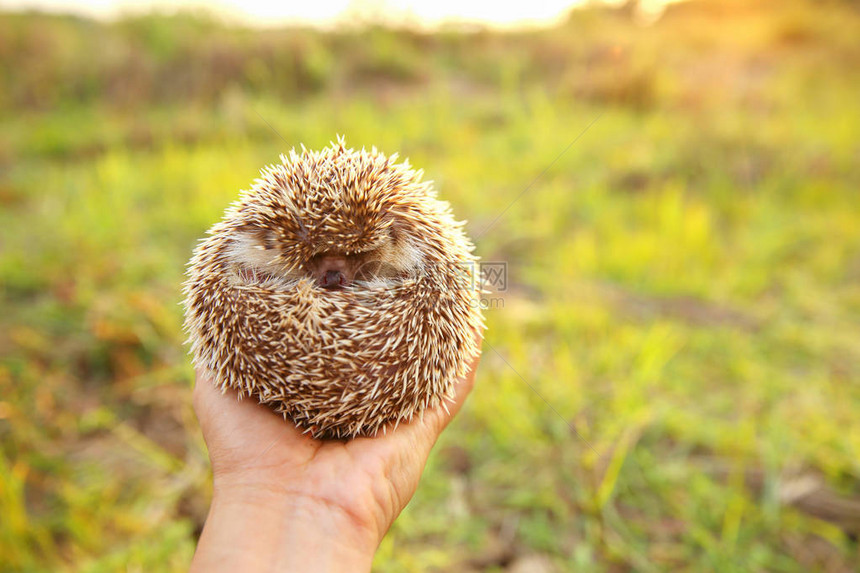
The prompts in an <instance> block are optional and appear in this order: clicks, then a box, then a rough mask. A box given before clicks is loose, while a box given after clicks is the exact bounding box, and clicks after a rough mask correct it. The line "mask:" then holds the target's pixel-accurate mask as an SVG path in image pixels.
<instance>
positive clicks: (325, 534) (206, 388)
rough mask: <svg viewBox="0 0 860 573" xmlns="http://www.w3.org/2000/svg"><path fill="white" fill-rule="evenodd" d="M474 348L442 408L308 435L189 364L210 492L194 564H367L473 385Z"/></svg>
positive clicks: (266, 567) (204, 567)
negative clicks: (357, 434) (350, 432)
mask: <svg viewBox="0 0 860 573" xmlns="http://www.w3.org/2000/svg"><path fill="white" fill-rule="evenodd" d="M478 360H479V358H477V357H476V358H475V360H474V361H473V362H472V364H471V365H470V370H469V373H468V375H467V376H465V377H464V378H462V379H460V380H458V381H457V384H456V387H455V396H454V399H453V401H451V402H446V408H447V411H446V408H443V407H437V408H435V409H433V410H429V411H425V412H424V415H423V418H420V419H416V420H413V421H412V422H411V423H409V424H401V425H400V426H399V427H398V428H397V429H396V430H393V431H392V430H390V429H389V431H388V432H387V433H386V434H380V435H379V436H377V437H375V438H355V439H353V440H349V441H335V440H329V441H321V440H315V439H313V438H311V437H310V436H309V435H307V434H302V432H301V431H300V430H299V429H298V428H296V427H295V426H294V425H293V424H292V423H290V422H288V421H285V420H284V419H283V417H282V416H280V415H278V414H275V413H274V412H272V411H271V410H269V409H268V408H267V407H265V406H262V405H260V404H258V403H256V402H255V401H254V400H253V399H245V400H241V401H240V400H237V399H236V396H235V394H234V393H232V392H227V393H226V394H222V393H221V392H220V391H219V390H218V389H217V388H216V387H215V385H214V384H213V383H212V381H211V379H209V378H208V377H207V375H206V374H205V373H203V372H199V371H198V373H197V382H196V385H195V387H194V410H195V412H196V413H197V417H198V419H199V420H200V427H201V430H202V431H203V438H204V439H205V441H206V445H207V446H208V448H209V458H210V460H211V462H212V474H213V480H214V482H213V483H214V495H213V500H212V506H211V507H210V510H209V516H208V517H207V520H206V525H205V527H204V530H203V533H202V535H201V537H200V542H199V544H198V547H197V552H196V553H195V555H194V561H193V563H192V571H207V572H210V571H215V572H217V571H290V570H296V571H325V570H337V571H345V570H348V571H369V570H370V565H371V562H372V560H373V554H374V553H375V551H376V548H377V547H378V545H379V542H380V541H381V540H382V537H383V536H384V535H385V533H386V532H387V531H388V528H389V527H390V526H391V524H392V523H393V522H394V520H395V518H396V517H397V516H398V515H399V514H400V512H401V511H402V510H403V508H404V507H406V504H407V503H408V502H409V500H410V499H411V498H412V495H413V494H414V493H415V490H416V488H417V487H418V481H419V479H420V477H421V472H422V471H423V469H424V465H425V463H426V462H427V457H428V455H429V453H430V450H431V448H432V447H433V445H434V444H435V443H436V439H437V438H438V437H439V434H440V433H441V432H442V430H443V429H445V427H446V426H447V425H448V423H449V422H450V421H451V419H452V418H453V417H454V415H456V414H457V412H458V411H459V410H460V407H461V406H462V405H463V402H464V401H465V399H466V396H467V395H468V394H469V392H470V391H471V389H472V386H473V384H474V379H475V370H476V368H477V365H478Z"/></svg>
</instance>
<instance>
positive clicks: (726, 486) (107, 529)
mask: <svg viewBox="0 0 860 573" xmlns="http://www.w3.org/2000/svg"><path fill="white" fill-rule="evenodd" d="M624 14H625V13H624V12H623V11H618V10H611V9H604V8H597V7H595V8H591V9H588V10H584V11H581V12H577V13H575V14H573V15H572V16H571V18H570V20H569V21H568V22H567V23H565V24H563V25H561V26H560V27H558V28H556V29H552V30H546V31H540V32H521V33H512V34H499V33H492V32H478V33H464V32H456V31H445V32H442V33H439V34H436V35H425V34H417V33H414V32H408V31H397V30H384V29H368V30H364V31H362V30H343V31H339V32H334V33H322V32H313V31H308V30H304V31H299V32H296V33H295V34H288V33H284V32H283V31H277V30H276V31H267V32H265V33H262V34H260V35H259V36H258V35H257V33H256V32H253V33H252V32H249V31H247V30H241V29H235V28H231V27H229V26H226V25H224V24H221V23H218V22H215V21H212V20H210V19H208V18H206V17H202V16H187V15H182V16H178V17H163V16H158V15H152V16H146V17H140V18H133V19H128V20H124V21H121V22H118V23H115V24H99V23H95V22H91V21H86V20H79V19H72V18H57V17H51V16H45V15H38V14H26V15H23V14H8V13H7V14H4V15H3V17H2V18H0V22H2V23H0V28H2V29H4V30H5V31H6V32H9V33H8V34H6V33H4V34H0V38H3V39H2V40H0V54H2V55H3V58H4V61H5V60H7V58H8V61H11V62H13V63H14V64H17V65H13V66H10V67H9V68H7V69H6V70H5V71H4V72H3V74H2V75H0V93H3V94H5V95H4V96H3V97H2V98H0V109H2V110H3V111H2V113H3V115H4V120H3V123H2V127H0V134H2V137H0V229H2V235H0V237H2V241H0V515H2V516H3V517H2V519H0V555H2V559H0V571H114V570H119V569H127V570H135V569H138V570H164V571H173V570H177V571H179V570H183V569H185V568H186V567H187V564H188V562H189V560H190V557H191V555H192V552H193V549H194V544H195V539H196V535H197V533H198V532H199V530H200V527H201V526H202V522H203V519H204V518H205V512H206V510H207V505H208V499H209V495H210V493H211V490H210V488H211V486H210V483H209V474H208V460H207V457H206V452H205V447H204V446H203V443H202V439H201V438H200V436H199V431H198V429H197V425H196V421H195V418H194V415H193V412H192V410H191V406H190V384H191V371H190V366H189V363H188V358H187V356H186V354H185V348H184V347H183V338H184V337H183V335H182V332H181V309H180V307H179V306H178V303H179V301H180V299H181V294H180V286H179V285H180V283H181V281H182V278H183V271H184V264H185V262H186V260H187V259H188V257H189V255H190V251H191V249H192V247H193V245H194V242H195V240H196V239H197V238H198V237H200V236H201V235H202V234H203V232H204V230H205V229H206V228H207V227H208V226H209V225H211V224H212V223H213V222H214V221H215V220H216V219H217V218H218V217H219V216H220V214H221V212H222V211H223V209H224V208H225V206H226V205H227V204H228V203H229V202H230V201H232V200H233V199H234V198H235V197H236V194H237V192H238V190H239V189H242V188H247V187H248V185H249V184H250V182H251V181H252V180H253V179H254V177H256V175H257V173H258V171H259V169H260V167H261V166H263V165H264V164H266V163H270V162H273V161H276V160H277V155H278V153H280V152H283V151H285V150H286V149H287V148H288V147H290V146H292V145H298V144H300V143H304V144H305V145H307V146H308V147H319V146H322V145H325V144H326V143H327V142H328V141H330V140H331V139H333V138H334V137H335V135H336V134H344V135H345V136H346V137H347V141H348V143H349V144H351V145H353V146H371V145H376V146H377V147H379V148H381V149H383V150H385V151H388V152H393V151H399V152H400V153H401V155H404V156H408V157H409V158H410V159H411V161H412V163H413V164H415V165H417V166H420V167H423V168H424V169H425V171H426V174H427V177H428V178H430V179H433V180H434V181H435V182H436V184H437V186H438V187H439V189H440V191H441V194H442V195H443V196H444V197H445V198H446V199H448V200H450V201H451V202H452V203H453V205H454V208H455V211H456V213H457V214H458V215H459V216H460V217H462V218H466V219H468V220H469V226H468V229H469V231H470V233H471V234H472V235H473V236H476V237H477V236H479V235H480V237H479V239H478V243H479V252H480V254H481V255H482V257H483V258H484V259H485V260H487V261H504V262H506V263H507V264H508V280H509V288H508V290H507V291H506V292H505V293H502V294H503V296H502V298H501V300H500V301H499V303H498V305H497V307H496V308H493V309H491V310H489V311H488V312H487V318H488V321H489V325H490V329H489V331H488V333H487V343H488V344H487V345H486V346H485V348H484V359H483V362H482V366H481V370H480V372H479V380H478V385H477V388H476V390H475V393H474V394H473V396H472V397H471V398H470V400H469V402H468V404H467V406H466V408H465V410H464V411H463V413H462V414H461V416H459V418H458V419H457V420H456V421H455V423H454V424H453V425H452V427H451V428H450V430H449V431H448V432H447V433H446V434H445V435H444V436H443V438H442V440H441V441H440V444H439V446H438V447H437V449H436V450H435V452H434V454H433V456H432V458H431V461H430V464H429V467H428V469H427V472H426V474H425V476H424V479H423V481H422V485H421V488H420V489H419V491H418V493H417V495H416V497H415V498H414V500H413V502H412V503H411V504H410V506H409V507H408V508H407V510H406V511H405V512H404V513H403V515H402V516H401V517H400V519H399V520H398V521H397V522H396V523H395V525H394V527H393V529H392V531H391V532H390V533H389V535H388V536H387V537H386V539H385V540H384V541H383V543H382V546H381V547H380V549H379V552H378V555H377V559H376V564H375V565H376V569H377V570H379V571H423V570H444V571H458V570H470V569H479V570H489V571H501V570H504V569H505V568H506V567H508V566H509V565H512V564H514V563H516V562H517V561H518V560H520V561H521V560H522V559H524V558H526V557H528V556H534V555H538V556H540V557H541V558H542V559H544V560H548V561H550V562H551V563H553V564H554V566H555V567H556V568H557V569H559V570H577V571H607V570H608V571H625V570H636V571H662V570H685V571H714V570H718V571H784V572H793V571H797V572H800V571H808V570H822V571H851V570H854V569H856V568H857V567H860V553H858V547H857V541H856V539H857V537H856V536H857V533H858V529H857V526H856V522H855V524H854V525H853V526H852V525H850V524H849V525H845V524H844V523H843V524H840V523H835V522H833V520H831V521H825V520H822V519H819V518H817V517H815V516H814V515H810V514H809V513H808V512H805V511H799V510H798V509H796V508H795V507H792V505H791V504H790V503H788V501H790V499H789V498H788V497H787V493H786V492H787V491H788V489H787V488H788V487H789V486H791V485H792V483H794V480H795V477H796V476H797V475H804V476H805V475H813V476H820V480H821V483H823V484H825V485H826V487H827V488H829V489H831V490H833V491H834V492H837V493H838V494H839V495H842V496H845V497H846V498H850V497H852V496H853V497H856V496H858V495H860V485H858V483H860V462H859V461H858V460H860V426H858V424H857V422H856V420H857V419H858V417H860V346H858V344H857V340H858V339H860V209H858V203H857V190H858V186H860V168H858V165H860V108H858V106H857V105H856V101H855V100H856V94H857V93H858V89H860V81H858V77H857V74H856V73H854V69H855V67H856V64H857V62H858V61H860V50H858V49H857V46H856V41H853V40H852V39H853V38H856V34H857V32H858V31H860V13H858V12H857V10H856V8H855V7H853V6H852V5H850V4H849V3H840V2H828V3H824V4H821V5H818V4H816V7H812V5H811V4H805V3H803V2H799V1H796V2H780V3H776V2H768V1H765V0H760V1H758V2H753V3H739V2H730V1H724V2H716V1H713V0H712V1H706V2H697V3H687V4H682V5H680V6H678V7H675V8H673V9H670V11H669V12H668V13H667V14H666V15H665V16H664V17H663V18H662V19H661V20H660V21H658V22H657V23H655V24H653V25H651V26H642V25H640V24H637V23H636V21H635V20H631V19H629V18H628V17H626V16H624ZM726 30H730V31H731V33H726ZM216 38H217V39H218V41H216ZM96 40H99V41H101V40H104V41H108V40H109V41H110V42H112V44H111V45H113V46H115V47H116V50H114V51H110V50H99V51H97V52H96V53H93V52H92V46H91V44H92V43H93V42H94V41H96ZM112 58H113V59H112ZM33 62H41V64H40V65H35V64H34V63H33ZM132 64H134V66H137V67H132V68H128V67H127V66H128V65H132ZM287 64H289V65H287ZM197 68H199V71H198V72H196V75H192V76H193V77H190V78H187V81H183V80H182V78H183V75H184V74H185V73H186V71H187V70H189V69H197ZM124 70H126V71H127V70H131V71H130V72H129V76H128V85H125V84H123V82H122V81H121V80H122V79H123V75H122V74H123V71H124ZM595 118H599V119H598V120H597V121H596V122H595V123H594V124H593V126H592V127H591V128H590V129H589V130H588V132H587V133H586V134H584V135H583V136H582V138H581V139H579V140H578V141H576V143H574V144H573V145H572V146H571V147H570V149H569V151H567V152H566V153H565V154H564V155H563V156H562V157H560V158H559V159H558V161H556V162H555V163H552V162H553V159H555V158H556V157H557V156H558V155H559V153H561V151H562V150H564V149H565V148H566V147H567V146H568V145H569V144H570V143H571V141H573V140H574V138H575V137H577V135H578V134H580V132H581V131H582V130H583V129H584V128H585V127H586V126H587V125H589V124H590V123H591V122H592V121H594V120H595ZM270 126H271V127H270ZM548 166H549V167H548ZM547 167H548V168H547ZM544 169H546V172H545V173H543V175H542V176H540V177H539V178H538V179H537V180H536V181H535V182H534V184H533V185H532V186H531V187H529V185H530V184H531V183H532V182H533V181H534V180H535V178H536V177H537V176H538V174H540V173H542V172H543V171H544ZM527 187H528V191H527V192H525V193H523V191H524V190H525V189H526V188H527ZM521 194H522V195H521ZM512 202H513V205H512V206H511V207H510V209H509V210H508V211H506V212H505V213H504V215H503V216H502V217H501V218H499V219H498V221H497V222H495V223H493V222H494V220H495V219H496V217H497V216H498V215H499V213H500V212H502V210H503V209H505V207H506V206H507V205H509V204H511V203H512ZM488 226H489V228H488ZM752 477H755V478H756V479H751V478H752ZM753 482H754V483H753Z"/></svg>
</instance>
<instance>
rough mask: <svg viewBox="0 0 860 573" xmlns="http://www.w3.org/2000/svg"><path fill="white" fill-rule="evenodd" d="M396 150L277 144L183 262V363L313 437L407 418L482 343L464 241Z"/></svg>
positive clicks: (459, 371) (429, 402)
mask: <svg viewBox="0 0 860 573" xmlns="http://www.w3.org/2000/svg"><path fill="white" fill-rule="evenodd" d="M394 159H395V158H394V157H386V156H385V155H383V154H382V153H379V152H377V151H376V150H375V149H373V150H370V151H366V150H361V151H356V150H353V149H349V148H347V147H346V146H345V144H344V143H343V141H342V140H341V141H338V142H337V143H334V144H332V145H331V146H330V147H328V148H326V149H323V150H321V151H317V152H314V151H303V152H302V153H297V152H295V151H292V152H290V154H289V155H288V156H282V157H281V163H280V164H278V165H272V166H269V167H267V168H265V169H264V170H263V171H262V173H261V177H260V179H258V180H257V181H256V182H255V184H254V185H253V187H252V188H251V189H250V190H248V191H246V192H244V193H243V194H242V195H241V197H240V200H239V201H238V202H237V203H236V204H235V205H234V206H233V207H231V208H230V209H228V210H227V212H226V213H225V216H224V218H223V219H222V221H221V222H219V223H218V224H216V225H215V226H214V227H213V228H212V229H211V230H210V234H209V236H208V237H207V238H206V239H204V240H203V241H202V242H201V243H200V245H199V246H198V247H197V249H195V252H194V255H193V257H192V259H191V262H190V265H189V272H188V274H189V277H188V280H187V281H186V283H185V294H186V300H185V306H186V320H185V328H186V330H187V331H188V333H189V338H190V340H191V349H192V354H193V356H194V363H195V364H196V365H197V366H198V367H202V368H204V369H206V370H208V371H209V372H210V373H211V374H212V377H213V380H214V382H215V383H216V384H217V385H218V386H219V387H221V388H222V389H225V390H226V389H231V390H232V391H235V392H238V393H241V394H243V395H250V396H254V397H255V398H256V399H257V400H258V401H260V402H261V403H263V404H266V405H268V406H269V407H271V408H272V409H273V410H275V411H277V412H280V413H282V414H283V415H284V416H285V417H287V418H289V419H291V420H292V421H293V422H294V423H295V424H297V425H298V426H299V427H301V428H303V429H304V430H305V431H307V432H311V433H313V434H314V435H315V436H318V437H333V438H350V437H354V436H357V435H371V436H372V435H375V434H376V433H377V432H378V431H379V430H380V429H384V428H385V427H386V426H387V425H389V424H397V423H399V422H405V421H409V420H411V419H412V418H413V417H414V416H415V415H417V414H419V413H420V412H422V411H423V410H424V409H426V408H430V407H434V406H436V405H438V404H439V403H440V402H441V401H442V400H444V399H446V398H447V397H450V396H451V395H452V392H453V384H454V381H455V380H456V379H457V378H458V377H460V376H463V375H465V374H466V370H467V368H468V366H467V365H468V364H469V362H470V360H471V359H472V358H473V357H474V356H475V354H477V352H478V347H477V343H476V341H475V339H474V336H473V335H474V331H475V330H476V329H478V328H480V326H481V325H482V317H481V314H480V310H479V309H480V305H477V304H474V303H475V301H474V297H475V296H476V293H475V292H474V291H472V290H470V288H469V285H470V284H474V283H475V282H476V281H473V280H469V279H468V277H464V276H463V269H464V268H472V267H473V266H474V265H473V264H463V263H473V262H474V261H475V260H476V259H475V257H474V256H473V255H472V245H471V243H470V242H469V240H468V238H467V237H466V236H465V234H464V233H463V231H462V226H461V225H460V224H458V223H457V222H456V221H455V220H454V218H453V216H452V214H451V212H450V209H449V207H448V206H447V204H445V203H442V202H440V201H439V200H437V199H436V197H435V193H434V191H433V189H432V187H431V186H430V184H428V183H426V182H423V181H421V174H420V172H416V171H413V170H412V169H411V168H410V166H409V165H408V163H396V162H395V161H394ZM331 181H338V182H340V184H339V185H337V186H335V185H331V184H328V183H326V182H331ZM452 263H453V264H452ZM439 293H444V296H440V295H439Z"/></svg>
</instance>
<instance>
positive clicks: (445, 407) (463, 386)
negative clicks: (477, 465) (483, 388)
mask: <svg viewBox="0 0 860 573" xmlns="http://www.w3.org/2000/svg"><path fill="white" fill-rule="evenodd" d="M475 338H476V339H477V342H478V349H479V350H480V348H481V341H482V340H483V336H482V335H481V334H480V333H476V335H475ZM480 361H481V353H480V351H479V352H478V353H477V354H476V355H475V357H474V358H473V359H472V362H471V363H470V364H469V371H468V372H467V373H466V375H465V376H463V377H461V378H458V379H457V381H456V383H455V384H454V396H453V398H451V399H450V400H446V401H445V402H444V404H440V405H439V406H437V407H436V408H434V409H433V410H431V411H430V412H427V413H426V414H425V417H424V421H425V423H426V425H428V426H429V427H430V429H431V430H432V431H433V432H434V433H435V434H439V433H441V432H442V430H444V429H445V428H446V427H448V424H450V423H451V420H453V419H454V416H456V415H457V413H458V412H459V411H460V409H461V408H462V407H463V404H464V403H465V402H466V398H467V397H468V396H469V394H470V393H471V392H472V389H473V388H474V387H475V375H476V373H477V371H478V363H479V362H480Z"/></svg>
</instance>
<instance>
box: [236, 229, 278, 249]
mask: <svg viewBox="0 0 860 573" xmlns="http://www.w3.org/2000/svg"><path fill="white" fill-rule="evenodd" d="M236 232H237V233H238V234H240V235H243V236H244V238H245V239H250V240H251V241H253V242H254V243H255V244H256V245H255V246H259V247H261V248H262V249H264V250H266V251H268V250H271V249H274V248H275V247H277V246H278V241H277V239H278V237H277V235H276V234H275V232H274V231H272V230H271V229H266V228H263V227H258V226H256V225H252V224H245V225H241V226H239V227H237V228H236Z"/></svg>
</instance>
